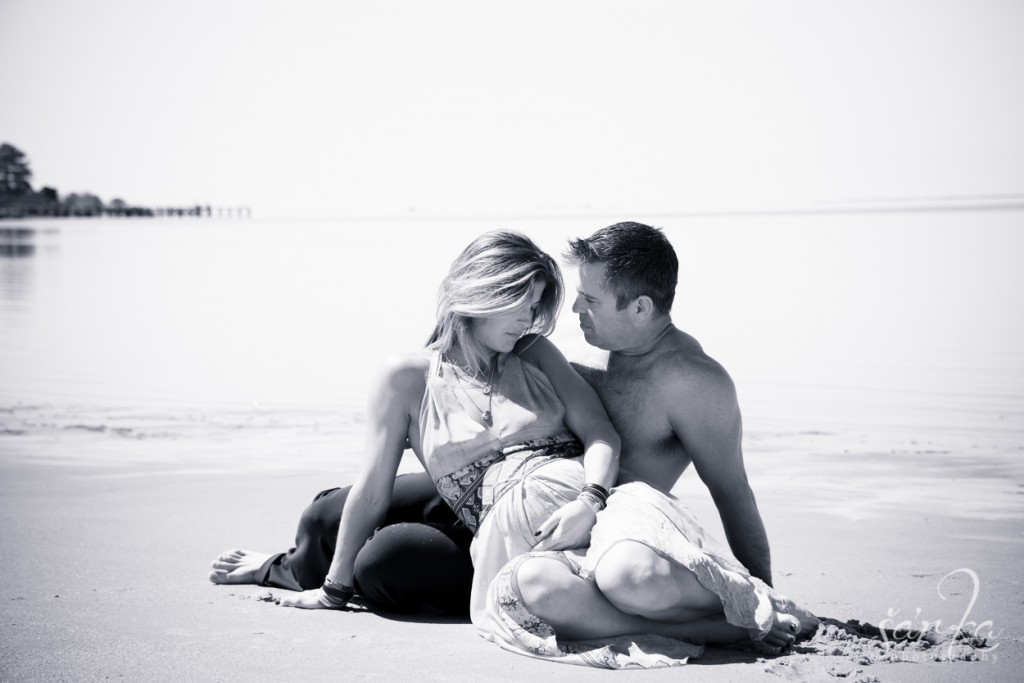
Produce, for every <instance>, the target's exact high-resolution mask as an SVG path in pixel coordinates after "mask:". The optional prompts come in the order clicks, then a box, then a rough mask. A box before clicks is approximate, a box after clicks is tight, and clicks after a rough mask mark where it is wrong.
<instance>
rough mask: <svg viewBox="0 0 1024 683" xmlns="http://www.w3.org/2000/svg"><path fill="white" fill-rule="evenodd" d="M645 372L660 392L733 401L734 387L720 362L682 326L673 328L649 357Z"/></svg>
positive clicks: (678, 396)
mask: <svg viewBox="0 0 1024 683" xmlns="http://www.w3.org/2000/svg"><path fill="white" fill-rule="evenodd" d="M650 370H651V371H650V372H649V373H648V376H649V377H650V379H651V381H652V383H653V384H654V385H655V386H656V387H657V388H658V389H659V391H660V392H663V393H667V394H670V395H672V396H673V397H675V398H684V397H690V398H700V399H701V401H702V402H704V403H706V402H707V401H708V399H711V398H713V397H720V398H721V399H724V400H727V401H735V395H736V388H735V386H734V385H733V381H732V378H731V377H730V376H729V373H728V372H726V370H725V368H724V367H723V366H722V364H721V363H719V362H718V361H716V360H715V359H714V358H712V357H711V356H709V355H708V354H707V353H706V352H705V351H704V348H703V347H702V346H701V345H700V343H699V342H698V341H697V340H696V339H695V338H693V337H692V336H691V335H689V334H687V333H686V332H683V331H682V330H673V332H672V334H670V335H669V336H668V337H666V338H665V340H664V341H663V343H662V344H661V346H660V348H659V349H658V350H657V355H656V356H655V357H654V358H652V366H651V368H650Z"/></svg>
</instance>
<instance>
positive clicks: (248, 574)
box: [210, 549, 270, 583]
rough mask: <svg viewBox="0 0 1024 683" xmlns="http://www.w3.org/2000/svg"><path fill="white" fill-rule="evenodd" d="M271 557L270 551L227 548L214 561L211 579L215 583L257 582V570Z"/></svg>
mask: <svg viewBox="0 0 1024 683" xmlns="http://www.w3.org/2000/svg"><path fill="white" fill-rule="evenodd" d="M269 559H270V554H269V553H257V552H253V551H252V550H235V549H233V550H227V551H225V552H223V553H221V556H220V557H218V558H217V559H216V560H214V561H213V571H212V572H210V581H213V582H214V583H256V572H257V571H258V570H259V568H260V567H262V566H263V563H264V562H266V561H267V560H269Z"/></svg>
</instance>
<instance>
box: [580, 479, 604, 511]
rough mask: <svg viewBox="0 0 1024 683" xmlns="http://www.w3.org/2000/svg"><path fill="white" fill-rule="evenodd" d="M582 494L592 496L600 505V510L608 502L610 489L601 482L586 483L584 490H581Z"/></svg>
mask: <svg viewBox="0 0 1024 683" xmlns="http://www.w3.org/2000/svg"><path fill="white" fill-rule="evenodd" d="M580 495H581V496H583V495H587V496H592V497H593V498H594V501H595V502H597V504H598V505H599V506H600V507H599V508H598V509H599V510H603V509H604V508H605V505H607V503H608V489H606V488H605V487H603V486H601V485H600V484H585V485H584V486H583V490H582V491H580Z"/></svg>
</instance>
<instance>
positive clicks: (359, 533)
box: [281, 359, 424, 609]
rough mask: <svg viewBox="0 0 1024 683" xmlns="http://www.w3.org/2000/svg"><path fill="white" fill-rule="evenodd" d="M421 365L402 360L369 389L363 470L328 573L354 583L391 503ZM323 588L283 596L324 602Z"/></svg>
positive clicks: (420, 387)
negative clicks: (359, 563)
mask: <svg viewBox="0 0 1024 683" xmlns="http://www.w3.org/2000/svg"><path fill="white" fill-rule="evenodd" d="M423 391H424V380H423V368H422V367H421V364H420V362H419V360H418V359H417V360H416V361H403V362H402V363H399V364H396V365H394V366H392V367H390V368H389V369H388V370H386V371H385V372H384V373H383V375H382V376H381V378H380V379H379V380H378V381H377V383H376V386H375V387H374V389H373V390H372V391H371V393H370V401H369V406H368V409H367V424H366V441H365V449H364V453H365V455H364V461H363V466H362V470H361V471H360V473H359V476H358V477H357V478H356V481H355V483H354V484H353V485H352V490H351V492H350V493H349V495H348V499H347V501H346V503H345V511H344V514H342V516H341V525H340V527H339V529H338V542H337V544H336V545H335V548H334V557H333V559H332V560H331V567H330V569H329V570H328V571H327V578H329V579H330V580H331V581H332V582H334V583H335V584H338V585H343V586H352V583H353V576H354V570H355V561H356V555H357V554H358V553H359V551H360V549H362V547H363V544H364V543H366V539H367V538H369V537H370V534H371V533H373V530H374V529H376V528H377V527H378V526H379V525H380V524H381V523H382V522H383V521H384V517H385V515H386V514H387V510H388V505H390V503H391V494H392V491H393V489H394V484H395V473H396V472H397V470H398V465H399V463H400V462H401V460H402V453H403V451H404V450H405V448H406V446H407V444H408V436H409V429H410V426H411V425H415V422H414V419H415V418H414V416H415V415H416V413H417V412H418V409H419V405H420V401H421V399H422V397H423ZM320 591H321V589H319V588H317V589H314V590H309V591H305V592H303V593H299V594H298V595H297V596H289V597H287V598H283V599H282V600H281V604H282V605H285V606H288V607H304V608H312V609H315V608H319V607H324V605H323V604H322V602H321V600H320V597H321V596H320Z"/></svg>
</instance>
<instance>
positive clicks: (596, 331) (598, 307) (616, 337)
mask: <svg viewBox="0 0 1024 683" xmlns="http://www.w3.org/2000/svg"><path fill="white" fill-rule="evenodd" d="M579 276H580V285H579V288H578V289H577V290H576V300H575V301H573V303H572V312H573V313H575V314H576V315H578V316H579V317H580V328H581V329H582V330H583V337H584V338H585V339H586V340H587V343H588V344H590V345H592V346H596V347H597V348H599V349H605V350H607V351H616V350H618V349H621V348H625V347H626V346H627V345H628V341H627V340H628V338H629V332H630V329H631V327H632V325H631V322H630V319H629V312H628V308H624V309H622V310H621V311H620V310H617V308H616V305H615V295H614V294H612V293H611V292H610V291H609V290H608V289H607V288H606V286H605V279H604V264H602V263H586V264H582V265H580V267H579Z"/></svg>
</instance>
